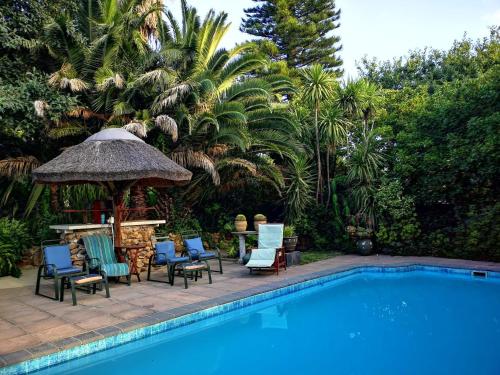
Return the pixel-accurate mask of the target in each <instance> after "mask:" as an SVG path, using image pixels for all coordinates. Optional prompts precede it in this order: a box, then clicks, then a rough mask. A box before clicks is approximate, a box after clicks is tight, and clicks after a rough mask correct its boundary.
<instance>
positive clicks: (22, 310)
mask: <svg viewBox="0 0 500 375" xmlns="http://www.w3.org/2000/svg"><path fill="white" fill-rule="evenodd" d="M410 264H425V265H435V266H448V267H458V268H471V269H480V270H489V271H500V263H491V262H474V261H466V260H458V259H443V258H431V257H390V256H368V257H361V256H355V255H342V256H337V257H335V258H331V259H327V260H324V261H320V262H315V263H310V264H307V265H303V266H296V267H293V268H289V269H288V270H287V271H284V272H280V275H279V276H276V275H275V274H271V273H268V272H262V273H254V274H252V275H250V274H249V272H248V270H247V269H246V268H245V267H243V266H241V265H238V264H235V263H232V262H224V264H223V266H224V274H223V275H220V274H218V273H213V284H212V285H209V284H208V278H207V277H203V278H202V279H199V280H198V281H197V282H194V281H190V282H189V289H187V290H186V289H184V287H183V283H182V279H181V278H176V284H175V285H174V286H173V287H172V286H170V285H168V284H163V283H155V282H148V281H143V282H141V283H138V282H133V283H132V286H130V287H128V286H126V285H124V284H114V283H111V284H110V291H111V298H109V299H107V298H104V293H103V292H97V294H96V295H88V294H86V293H84V292H78V305H77V306H72V304H71V294H70V293H66V295H65V301H64V302H62V303H60V302H56V301H52V300H50V299H47V298H43V297H40V296H35V295H34V283H35V280H33V285H32V286H22V287H16V288H8V289H0V367H1V366H6V365H10V364H14V363H17V362H20V361H23V360H27V359H30V358H34V357H38V356H41V355H45V354H48V353H51V352H54V351H58V350H62V349H66V348H69V347H72V346H75V345H80V344H82V343H86V342H90V341H94V340H98V339H101V338H103V337H106V336H110V335H116V334H118V333H120V332H126V331H129V330H132V329H136V328H139V327H143V326H145V325H150V324H154V323H157V322H160V321H165V320H168V319H173V318H175V317H177V316H181V315H185V314H189V313H192V312H194V311H198V310H202V309H204V308H207V307H210V306H215V305H219V304H223V303H227V302H229V301H233V300H235V299H240V298H243V297H245V296H249V295H254V294H258V293H262V292H265V291H268V290H272V289H276V288H279V287H283V286H286V285H290V284H293V283H297V282H301V281H304V280H307V279H311V278H315V277H319V276H321V275H325V274H329V273H334V272H340V271H344V270H346V269H349V268H353V267H356V266H365V265H386V266H397V265H410ZM162 275H163V272H162V271H161V270H157V271H156V272H155V273H154V274H153V278H161V277H162ZM143 276H145V275H143ZM134 279H135V278H134ZM144 279H145V277H143V280H144ZM1 282H2V280H1V279H0V283H1ZM43 288H44V290H42V293H44V294H47V293H50V292H52V289H51V288H50V286H49V284H48V285H47V286H44V287H43Z"/></svg>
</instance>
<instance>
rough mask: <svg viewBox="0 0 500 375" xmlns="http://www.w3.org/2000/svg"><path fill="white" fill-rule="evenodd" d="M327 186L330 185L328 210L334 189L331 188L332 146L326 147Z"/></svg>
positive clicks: (327, 201) (327, 202)
mask: <svg viewBox="0 0 500 375" xmlns="http://www.w3.org/2000/svg"><path fill="white" fill-rule="evenodd" d="M326 184H327V185H328V186H327V187H328V198H327V200H326V208H328V207H329V206H330V198H331V197H332V188H331V186H330V145H328V146H327V147H326Z"/></svg>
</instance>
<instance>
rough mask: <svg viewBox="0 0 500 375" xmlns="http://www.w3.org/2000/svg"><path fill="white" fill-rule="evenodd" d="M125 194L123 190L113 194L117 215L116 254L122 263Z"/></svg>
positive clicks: (115, 213)
mask: <svg viewBox="0 0 500 375" xmlns="http://www.w3.org/2000/svg"><path fill="white" fill-rule="evenodd" d="M123 194H124V192H123V191H122V190H120V191H118V192H116V193H115V194H113V206H114V207H113V209H114V215H115V252H116V253H117V255H118V256H119V258H120V260H121V261H123V259H122V258H123V255H122V253H121V246H122V208H123Z"/></svg>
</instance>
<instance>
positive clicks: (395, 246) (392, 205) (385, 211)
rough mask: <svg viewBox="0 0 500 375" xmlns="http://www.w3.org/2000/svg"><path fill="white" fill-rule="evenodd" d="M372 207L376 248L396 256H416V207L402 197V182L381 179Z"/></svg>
mask: <svg viewBox="0 0 500 375" xmlns="http://www.w3.org/2000/svg"><path fill="white" fill-rule="evenodd" d="M375 204H376V211H377V214H378V218H379V223H378V229H377V231H376V236H377V244H378V245H379V246H380V247H381V248H385V249H386V250H389V251H390V252H392V253H395V254H401V255H410V254H419V251H418V249H417V247H418V241H419V239H420V238H419V236H420V224H419V222H418V220H417V215H416V213H415V203H414V200H413V197H411V196H407V195H404V194H403V187H402V185H401V182H400V181H399V180H396V179H385V178H384V179H382V184H381V186H380V188H379V190H378V191H377V193H376V194H375Z"/></svg>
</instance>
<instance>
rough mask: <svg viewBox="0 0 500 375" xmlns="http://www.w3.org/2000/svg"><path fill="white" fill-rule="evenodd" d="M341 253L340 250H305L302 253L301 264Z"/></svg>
mask: <svg viewBox="0 0 500 375" xmlns="http://www.w3.org/2000/svg"><path fill="white" fill-rule="evenodd" d="M337 255H340V253H339V252H338V251H304V252H302V254H300V264H308V263H312V262H318V261H320V260H325V259H329V258H333V257H336V256H337Z"/></svg>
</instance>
